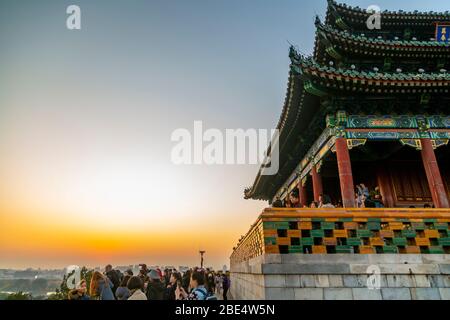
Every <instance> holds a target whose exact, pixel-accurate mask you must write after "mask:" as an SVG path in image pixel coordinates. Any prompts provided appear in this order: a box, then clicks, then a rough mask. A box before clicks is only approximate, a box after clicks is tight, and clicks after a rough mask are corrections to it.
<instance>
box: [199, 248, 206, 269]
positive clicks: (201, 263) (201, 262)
mask: <svg viewBox="0 0 450 320" xmlns="http://www.w3.org/2000/svg"><path fill="white" fill-rule="evenodd" d="M199 252H200V268H201V269H203V255H204V254H205V253H206V251H203V250H200V251H199Z"/></svg>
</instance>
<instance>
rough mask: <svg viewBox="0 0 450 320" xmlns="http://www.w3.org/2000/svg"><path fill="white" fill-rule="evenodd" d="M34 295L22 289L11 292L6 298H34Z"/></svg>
mask: <svg viewBox="0 0 450 320" xmlns="http://www.w3.org/2000/svg"><path fill="white" fill-rule="evenodd" d="M32 299H33V297H32V296H31V294H29V293H24V292H22V291H19V292H16V293H11V294H10V295H9V296H8V297H6V300H32Z"/></svg>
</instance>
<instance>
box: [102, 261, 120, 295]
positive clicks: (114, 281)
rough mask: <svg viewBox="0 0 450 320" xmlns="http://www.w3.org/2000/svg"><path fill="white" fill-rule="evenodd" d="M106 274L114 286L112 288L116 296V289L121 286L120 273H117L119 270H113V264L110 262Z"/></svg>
mask: <svg viewBox="0 0 450 320" xmlns="http://www.w3.org/2000/svg"><path fill="white" fill-rule="evenodd" d="M105 274H106V276H107V277H108V278H109V280H111V282H112V284H113V287H112V288H111V289H112V292H113V293H114V297H115V294H116V290H117V288H118V287H119V286H120V279H119V275H118V274H117V271H115V270H113V268H112V265H110V264H108V265H107V266H106V267H105Z"/></svg>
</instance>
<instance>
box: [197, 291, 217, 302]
mask: <svg viewBox="0 0 450 320" xmlns="http://www.w3.org/2000/svg"><path fill="white" fill-rule="evenodd" d="M195 290H196V291H200V292H201V293H202V294H203V296H204V297H205V299H203V300H217V297H216V295H215V294H213V293H211V292H208V291H206V290H205V289H203V288H197V289H195Z"/></svg>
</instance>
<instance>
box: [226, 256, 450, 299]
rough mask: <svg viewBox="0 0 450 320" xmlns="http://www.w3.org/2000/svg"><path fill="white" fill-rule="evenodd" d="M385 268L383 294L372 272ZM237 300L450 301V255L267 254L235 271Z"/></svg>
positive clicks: (236, 266)
mask: <svg viewBox="0 0 450 320" xmlns="http://www.w3.org/2000/svg"><path fill="white" fill-rule="evenodd" d="M370 265H375V266H378V267H379V268H380V271H381V275H380V283H381V288H380V290H369V289H368V288H367V280H368V278H369V276H370V275H369V274H368V273H367V269H368V267H369V266H370ZM230 290H231V294H232V296H233V298H234V299H235V300H248V299H249V300H258V299H261V300H264V299H265V300H426V299H429V300H450V255H449V254H424V255H420V254H415V255H399V254H383V255H375V254H374V255H363V254H358V255H356V254H333V255H326V254H324V255H304V254H286V255H281V254H265V255H262V256H259V257H256V258H253V259H251V260H247V261H244V262H240V263H234V264H232V267H231V288H230Z"/></svg>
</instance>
